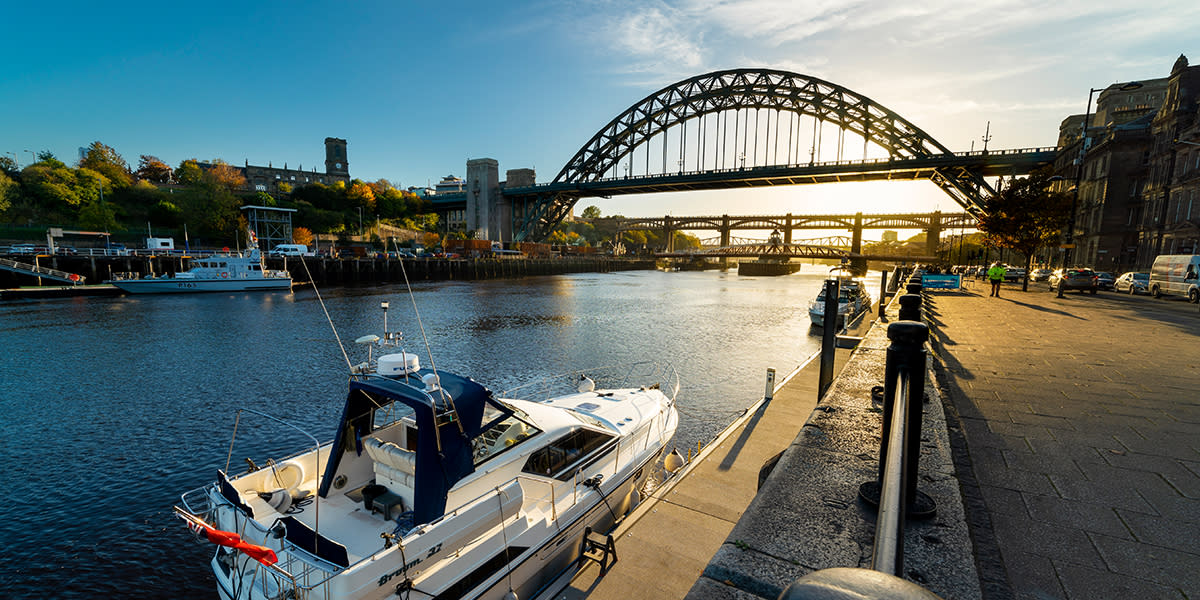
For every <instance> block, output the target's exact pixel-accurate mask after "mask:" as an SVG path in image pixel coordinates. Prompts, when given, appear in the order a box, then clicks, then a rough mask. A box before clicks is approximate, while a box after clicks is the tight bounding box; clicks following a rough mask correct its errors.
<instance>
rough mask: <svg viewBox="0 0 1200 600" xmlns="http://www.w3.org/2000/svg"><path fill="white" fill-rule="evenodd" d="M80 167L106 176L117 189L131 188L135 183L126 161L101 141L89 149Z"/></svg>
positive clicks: (93, 143)
mask: <svg viewBox="0 0 1200 600" xmlns="http://www.w3.org/2000/svg"><path fill="white" fill-rule="evenodd" d="M79 167H80V168H81V169H91V170H93V171H96V172H97V173H100V174H102V175H104V177H106V178H107V179H108V180H109V181H110V182H112V184H113V185H114V186H117V187H129V185H130V184H131V183H133V179H132V178H131V177H130V176H129V165H128V164H127V163H126V162H125V159H124V158H122V157H121V155H120V154H119V153H118V152H117V151H116V150H114V149H113V148H112V146H106V145H104V144H102V143H100V142H99V141H96V142H92V143H91V145H89V146H88V147H87V151H86V152H85V153H84V155H83V158H81V159H79Z"/></svg>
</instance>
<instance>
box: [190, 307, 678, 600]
mask: <svg viewBox="0 0 1200 600" xmlns="http://www.w3.org/2000/svg"><path fill="white" fill-rule="evenodd" d="M385 310H386V303H385ZM386 329H387V327H386V313H385V326H384V330H385V331H384V337H383V340H382V341H380V338H379V337H378V336H374V335H372V336H364V337H362V338H359V340H357V341H358V342H359V343H363V344H366V345H367V346H368V360H367V362H365V363H361V364H359V365H357V366H354V367H352V368H351V374H350V381H349V392H348V394H347V397H346V402H345V405H344V407H343V409H342V413H341V418H340V419H339V421H338V422H337V423H336V424H335V426H334V427H333V432H334V437H333V440H332V441H331V442H328V443H318V442H317V441H316V438H315V437H312V436H311V435H309V436H308V437H309V438H310V439H312V440H313V444H312V445H311V446H309V447H307V448H304V449H301V450H299V451H298V452H296V453H294V454H291V455H289V456H285V457H281V458H278V459H274V460H267V461H266V462H265V464H264V465H263V466H258V465H256V464H254V463H253V461H250V460H249V459H247V464H249V465H250V467H249V468H247V469H246V470H244V471H242V472H240V473H237V474H229V472H230V471H229V470H230V465H229V463H228V459H226V464H225V468H224V469H221V470H218V471H217V473H216V481H215V482H213V483H211V484H209V485H206V486H204V487H201V488H198V489H195V490H192V491H190V492H187V493H185V494H183V495H182V503H181V506H176V507H175V511H176V514H178V515H179V516H180V517H181V518H183V519H184V520H185V521H186V522H187V524H188V525H189V526H190V527H191V528H192V529H193V531H194V532H195V533H196V534H197V537H198V538H200V539H201V540H207V541H208V542H212V543H215V544H216V548H215V551H214V554H213V557H212V560H211V568H212V570H213V574H214V575H215V577H216V581H217V590H218V592H219V594H220V596H221V597H222V598H225V599H229V600H232V599H238V600H250V599H254V600H257V599H272V598H298V599H321V600H325V599H330V600H332V599H360V598H362V599H367V598H390V597H393V596H395V595H399V596H401V597H404V598H414V599H416V598H489V599H500V598H512V597H514V595H515V597H519V598H535V597H537V595H538V594H540V593H545V592H546V591H547V588H548V586H550V585H551V582H553V581H555V580H556V579H558V578H559V577H560V576H562V575H564V574H567V573H568V572H570V571H571V570H572V569H577V568H578V567H579V566H580V565H581V564H582V563H583V562H584V560H585V558H584V557H585V556H593V557H595V558H596V559H597V560H602V561H603V563H602V564H603V565H604V566H607V564H609V560H610V559H611V560H613V561H615V560H616V556H615V552H616V550H615V544H614V543H613V540H612V537H611V536H608V537H605V536H604V535H603V534H602V533H594V532H607V531H611V529H612V528H613V527H614V525H615V523H616V522H617V521H618V520H619V519H620V518H621V517H622V516H623V515H624V514H625V513H626V512H627V511H628V510H630V509H631V508H632V506H633V505H634V504H636V503H637V501H638V498H639V495H640V493H639V490H640V488H641V486H643V484H645V483H646V481H647V479H648V478H649V477H650V475H651V474H652V472H654V473H657V472H658V471H659V467H658V466H657V462H656V461H657V459H658V458H659V457H660V456H661V455H662V453H663V450H664V448H665V447H666V445H667V443H668V442H669V441H670V439H671V438H672V436H673V435H674V433H675V429H676V427H677V425H678V422H679V417H678V413H677V412H676V408H675V395H676V394H677V392H678V389H679V383H678V376H677V375H676V374H675V372H674V370H672V369H670V368H669V367H665V368H657V367H655V368H650V366H649V365H647V364H643V365H640V366H636V367H635V368H634V369H633V370H631V371H628V372H626V373H625V376H626V379H628V378H629V377H633V376H636V377H638V380H639V381H641V382H643V385H641V386H638V387H630V386H629V385H628V384H624V383H622V384H618V385H617V386H616V387H611V388H607V389H596V387H595V383H594V382H593V380H592V379H591V378H590V377H582V378H581V377H578V376H572V377H570V378H569V381H570V385H571V387H572V388H573V389H571V390H570V391H569V392H567V393H564V394H558V395H551V394H537V395H534V394H533V392H534V391H535V390H545V389H546V386H545V385H543V383H544V382H543V383H539V384H536V385H530V386H526V387H523V388H519V389H518V390H514V391H512V392H506V393H504V394H501V395H500V396H497V395H495V394H493V393H492V391H491V390H489V389H488V388H487V387H485V386H484V385H482V384H480V383H478V382H476V381H474V380H472V379H470V378H467V377H463V376H459V375H454V374H451V373H447V372H445V371H437V370H436V369H432V368H423V367H421V365H420V362H419V359H418V357H417V356H416V355H414V354H410V353H407V352H404V351H401V352H398V353H392V354H385V355H382V356H379V357H378V360H377V361H372V360H371V359H370V354H371V350H370V348H373V347H375V346H388V345H389V344H392V345H394V344H395V343H396V340H398V339H399V335H398V334H395V333H388V332H387V331H386ZM589 375H592V373H589ZM597 379H600V378H599V377H597ZM650 380H654V383H653V384H648V382H649V381H650ZM560 381H565V380H560ZM250 416H255V417H264V418H267V419H269V420H271V421H274V422H275V423H277V424H283V425H287V424H286V423H285V422H283V421H281V420H279V419H275V418H274V417H268V416H267V415H265V414H263V413H259V412H257V411H254V410H249V409H243V410H242V411H240V412H239V421H243V420H247V419H248V418H249V417H250ZM239 421H235V439H234V441H233V442H231V445H230V450H229V452H230V454H229V456H232V454H233V450H234V444H236V423H237V422H239ZM288 426H289V427H292V428H293V429H299V428H296V427H294V426H291V425H288ZM305 435H308V434H307V433H306V434H305Z"/></svg>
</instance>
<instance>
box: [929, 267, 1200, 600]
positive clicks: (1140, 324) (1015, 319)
mask: <svg viewBox="0 0 1200 600" xmlns="http://www.w3.org/2000/svg"><path fill="white" fill-rule="evenodd" d="M926 320H927V321H928V322H929V324H930V326H931V338H930V341H931V347H932V349H933V352H934V354H935V361H936V362H937V365H938V366H937V371H938V373H937V379H938V384H939V388H941V391H942V393H943V394H944V396H945V397H946V404H947V406H948V408H949V411H950V412H951V413H955V412H956V413H957V416H958V419H957V420H958V422H959V423H960V424H961V429H959V428H955V427H954V426H953V423H954V420H955V419H954V418H953V417H951V418H949V419H948V421H949V422H950V423H951V440H952V443H953V442H954V440H955V439H956V438H957V441H958V442H962V441H965V455H966V456H964V452H963V448H962V444H961V443H960V444H957V446H958V447H957V450H958V452H957V455H956V467H957V470H958V471H959V477H960V484H961V485H962V490H963V495H964V499H965V503H966V513H967V518H968V523H969V525H970V528H971V531H972V537H973V538H974V540H975V545H976V550H977V552H978V559H977V563H978V565H979V567H980V578H981V583H982V588H983V592H984V597H985V599H988V600H991V599H998V598H1037V599H1041V598H1064V599H1071V600H1074V599H1077V598H1078V599H1082V598H1156V599H1157V598H1188V599H1191V600H1195V599H1197V598H1200V311H1198V309H1197V306H1196V305H1192V304H1188V303H1186V302H1183V301H1178V300H1175V301H1172V300H1155V299H1153V298H1150V297H1147V296H1127V295H1123V294H1122V295H1117V294H1115V293H1113V292H1101V293H1099V294H1097V295H1088V294H1078V293H1067V294H1066V295H1065V296H1064V297H1063V298H1057V297H1055V294H1053V293H1050V292H1048V291H1045V287H1044V284H1042V285H1041V286H1038V287H1034V286H1033V284H1031V287H1030V291H1028V292H1021V291H1020V289H1019V288H1014V287H1013V286H1009V285H1006V286H1005V287H1004V289H1003V290H1002V291H1001V295H1000V297H999V298H992V297H989V296H988V294H987V290H986V289H985V288H984V287H983V286H979V285H974V286H973V289H971V288H969V289H968V290H966V291H963V292H934V293H930V294H929V301H928V303H927V312H926ZM959 433H961V435H958V434H959ZM967 456H969V459H968V458H966V457H967Z"/></svg>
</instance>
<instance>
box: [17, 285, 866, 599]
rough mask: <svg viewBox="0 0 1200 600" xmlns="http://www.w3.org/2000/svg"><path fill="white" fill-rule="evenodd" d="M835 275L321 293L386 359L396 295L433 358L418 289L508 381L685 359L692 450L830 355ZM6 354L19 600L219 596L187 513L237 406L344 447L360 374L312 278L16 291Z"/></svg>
mask: <svg viewBox="0 0 1200 600" xmlns="http://www.w3.org/2000/svg"><path fill="white" fill-rule="evenodd" d="M826 271H827V267H824V266H821V265H815V266H811V265H805V268H804V271H802V272H801V273H798V274H795V275H791V276H788V277H760V278H750V277H739V276H738V275H737V274H736V273H735V272H729V273H722V272H717V271H706V272H673V273H665V272H658V271H634V272H621V273H608V274H576V275H564V276H550V277H528V278H523V279H509V280H491V281H478V282H421V283H419V284H415V285H414V286H413V295H412V297H411V299H410V297H409V295H408V294H407V293H406V291H405V288H404V286H403V285H389V286H379V287H352V288H327V289H323V290H320V292H321V297H322V298H323V299H324V303H325V306H326V308H327V309H328V313H329V315H330V317H331V319H332V322H333V325H334V326H335V327H336V330H337V332H338V333H339V335H340V336H341V339H342V341H343V343H345V344H346V345H347V351H348V352H349V354H350V359H351V360H352V361H353V362H360V361H362V360H364V359H365V353H364V352H363V350H362V347H358V346H354V344H352V341H353V340H354V339H355V338H357V337H359V336H362V335H365V334H372V333H374V334H379V333H381V332H382V312H381V310H380V302H381V301H385V300H386V301H389V302H390V305H391V307H390V310H389V311H388V322H389V329H391V330H397V329H398V330H401V331H403V332H404V334H405V338H406V340H407V342H406V344H407V349H408V350H409V351H410V352H417V353H418V354H420V355H421V360H422V362H423V363H426V361H427V357H426V355H425V350H424V347H423V344H422V342H421V339H422V337H421V326H420V324H418V322H417V320H416V318H415V317H414V311H413V304H414V301H415V304H416V307H417V309H418V310H419V312H420V316H421V320H422V322H423V325H424V333H425V335H426V336H427V337H428V341H429V345H430V347H431V348H432V349H433V358H434V360H435V361H436V363H437V366H438V368H439V369H444V370H449V371H453V372H456V373H459V374H464V375H469V376H471V377H473V378H475V379H477V380H479V381H480V382H482V383H484V384H485V385H488V386H489V387H492V388H493V389H494V390H496V391H499V390H503V389H506V388H509V387H512V386H513V385H515V384H518V383H521V382H524V381H529V380H532V379H536V378H538V377H542V376H545V375H552V374H556V373H562V372H567V371H571V370H576V369H581V368H582V369H585V370H586V367H589V366H593V365H611V364H623V363H631V362H636V361H647V360H657V361H660V362H669V363H670V364H672V365H673V366H674V368H675V369H676V371H677V372H678V373H679V375H680V378H681V383H682V388H681V391H680V395H679V408H680V413H681V424H680V428H679V431H678V434H677V436H676V444H677V445H678V446H679V447H680V448H681V449H683V450H686V449H687V448H689V447H695V445H696V443H697V441H699V440H708V439H711V438H712V437H713V436H714V435H716V434H717V433H719V432H720V430H721V429H722V428H724V427H725V426H726V425H727V424H728V423H729V422H730V421H732V420H733V419H734V418H735V417H736V416H737V415H738V414H740V413H741V412H742V411H743V409H745V408H746V407H747V406H749V405H751V404H753V403H754V402H755V401H757V400H758V399H759V398H760V397H761V396H762V393H763V383H764V378H765V371H766V369H767V368H768V367H774V368H775V369H776V370H777V371H778V372H779V374H780V376H782V375H783V374H786V373H787V372H789V371H790V370H792V369H793V368H794V367H796V366H797V365H798V364H799V363H800V362H802V361H803V360H804V359H805V358H806V357H808V356H809V355H811V354H812V353H813V352H815V351H816V350H817V349H818V347H819V335H818V334H817V332H816V330H813V331H812V332H810V327H809V320H808V314H807V307H808V304H809V302H810V301H811V300H812V299H813V298H814V297H815V295H816V293H817V291H818V289H819V287H820V285H821V281H822V279H823V274H824V273H825V272H826ZM867 281H868V282H869V283H870V282H873V281H874V282H877V281H878V279H868V280H867ZM873 287H874V288H877V287H878V284H877V283H876V284H875V285H874V286H873ZM0 349H3V358H2V359H0V360H2V363H0V364H3V371H2V372H3V377H2V379H0V409H2V410H3V413H4V419H3V425H2V428H3V429H2V431H3V436H0V439H2V440H3V443H2V444H0V465H2V466H3V467H4V472H5V473H7V475H8V479H7V481H8V483H7V484H6V486H5V487H6V489H8V491H9V493H8V496H6V498H7V500H6V501H4V502H2V503H0V543H2V544H3V549H4V556H5V559H4V561H3V562H2V563H0V589H2V590H4V594H5V596H6V597H9V598H49V597H54V598H89V599H91V598H166V597H183V598H210V597H211V598H215V597H216V592H215V584H214V581H213V579H212V576H211V574H210V571H209V565H208V560H209V558H210V557H211V554H212V547H211V546H210V545H208V544H204V545H201V544H200V543H198V542H195V541H193V539H192V538H191V536H190V534H189V532H188V531H187V530H186V528H185V527H184V526H183V525H182V522H181V521H179V520H178V519H176V518H174V517H173V516H172V515H171V506H172V505H173V504H177V503H178V501H179V494H180V493H182V492H185V491H187V490H190V489H193V488H196V487H199V486H201V485H204V484H206V483H208V482H210V481H212V480H213V479H214V477H215V474H216V470H217V469H218V468H222V467H223V466H224V464H225V459H226V453H227V452H228V449H229V446H228V445H229V439H230V434H231V432H232V426H233V416H234V412H235V411H236V410H237V409H238V408H240V407H249V408H254V409H257V410H260V411H263V412H267V413H270V414H273V415H275V416H278V417H281V418H284V419H286V420H288V421H290V422H292V423H294V424H296V425H298V426H300V427H302V428H305V429H307V430H309V431H311V432H312V433H313V434H314V435H316V436H317V437H318V438H319V439H321V440H322V441H326V440H328V439H330V438H331V437H332V433H333V432H332V428H333V427H334V425H335V422H336V419H337V417H338V415H339V414H340V410H341V406H342V403H343V401H344V391H345V384H346V380H347V376H346V374H347V367H346V359H345V358H344V357H343V355H342V351H341V350H340V349H339V346H338V344H337V342H336V341H335V338H334V333H333V330H332V329H331V327H330V324H329V322H328V321H327V320H326V317H325V312H324V311H323V310H322V307H321V304H320V302H318V297H317V293H316V291H314V290H313V289H311V288H305V289H298V290H297V291H295V292H293V293H254V294H197V295H180V296H127V297H119V298H76V299H69V300H56V301H45V302H9V303H5V304H0ZM799 425H800V424H799V423H797V427H799ZM273 432H274V430H272V433H266V432H259V431H257V430H249V431H243V432H240V433H239V443H241V440H242V439H243V436H248V438H249V443H250V446H251V447H252V448H253V449H259V450H262V451H263V452H268V451H271V452H279V451H283V450H288V451H290V450H295V449H298V447H299V445H300V444H301V443H302V442H298V441H297V440H295V439H287V440H284V439H277V438H275V437H272V436H273V435H275V434H274V433H273ZM685 453H686V452H685ZM242 455H243V454H242V453H239V456H235V457H234V460H235V461H238V460H240V456H242ZM245 455H251V456H253V454H245ZM265 456H266V455H264V457H265ZM260 463H261V461H260ZM240 468H241V465H240V463H238V464H235V465H234V468H233V470H234V471H237V470H240Z"/></svg>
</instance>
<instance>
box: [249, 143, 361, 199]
mask: <svg viewBox="0 0 1200 600" xmlns="http://www.w3.org/2000/svg"><path fill="white" fill-rule="evenodd" d="M236 168H237V169H239V170H240V171H241V172H242V176H243V177H245V178H246V188H247V189H250V190H253V191H257V192H267V193H268V194H271V195H279V194H280V193H281V192H280V191H279V184H281V183H286V184H288V185H290V186H292V188H293V189H294V188H297V187H299V186H302V185H309V184H313V183H322V184H325V185H333V184H335V183H337V182H339V181H341V182H343V183H347V184H348V183H350V162H349V160H348V159H347V158H346V140H343V139H340V138H332V137H327V138H325V171H324V172H317V170H316V168H312V169H309V170H305V169H304V167H303V166H302V165H297V167H296V168H295V169H289V168H288V166H287V163H284V164H283V168H276V167H274V166H273V165H272V164H271V163H267V166H265V167H261V166H255V165H251V164H250V162H249V161H246V165H245V166H243V167H236Z"/></svg>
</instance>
